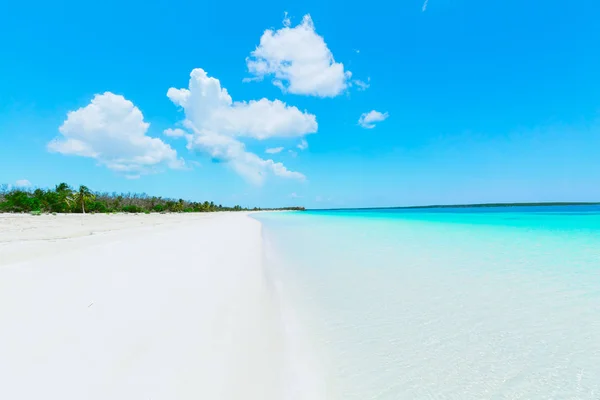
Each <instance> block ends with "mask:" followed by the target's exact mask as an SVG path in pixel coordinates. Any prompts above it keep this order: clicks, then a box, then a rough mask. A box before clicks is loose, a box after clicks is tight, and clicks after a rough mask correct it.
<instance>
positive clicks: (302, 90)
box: [246, 13, 352, 97]
mask: <svg viewBox="0 0 600 400" xmlns="http://www.w3.org/2000/svg"><path fill="white" fill-rule="evenodd" d="M246 64H247V66H248V71H249V72H250V73H251V74H253V75H254V78H251V79H249V80H252V79H255V80H261V79H263V78H264V77H265V76H272V77H273V84H274V85H275V86H277V87H279V88H280V89H281V90H283V91H287V92H289V93H294V94H303V95H312V96H319V97H334V96H337V95H339V94H340V93H342V92H343V91H344V90H345V89H346V88H347V87H348V80H349V79H350V77H351V76H352V73H351V72H350V71H344V65H343V64H342V63H337V62H335V60H334V58H333V54H332V53H331V51H330V50H329V48H328V47H327V44H326V43H325V40H324V39H323V38H322V37H321V36H319V35H318V34H317V33H316V31H315V26H314V24H313V21H312V18H311V17H310V15H308V14H307V15H305V16H304V18H303V19H302V22H301V23H300V24H299V25H297V26H295V27H293V28H292V27H291V21H290V19H289V18H288V16H287V13H286V15H285V18H284V20H283V28H281V29H279V30H276V31H273V30H271V29H267V30H266V31H265V32H264V33H263V35H262V37H261V38H260V44H259V46H258V47H257V48H256V50H254V51H253V52H252V53H251V54H250V57H248V58H247V59H246ZM246 81H248V80H246Z"/></svg>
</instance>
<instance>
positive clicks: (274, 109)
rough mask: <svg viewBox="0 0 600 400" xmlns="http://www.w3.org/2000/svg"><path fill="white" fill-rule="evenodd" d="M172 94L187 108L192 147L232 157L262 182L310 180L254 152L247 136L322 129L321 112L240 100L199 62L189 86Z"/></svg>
mask: <svg viewBox="0 0 600 400" xmlns="http://www.w3.org/2000/svg"><path fill="white" fill-rule="evenodd" d="M167 96H168V97H169V99H171V101H172V102H173V103H174V104H176V105H178V106H180V107H181V108H182V109H183V111H184V113H185V120H184V121H183V126H184V127H185V128H186V129H187V130H188V131H189V132H190V134H184V135H185V137H186V139H187V141H188V145H187V147H188V149H190V150H195V151H199V152H202V153H204V154H207V155H208V156H209V157H211V158H212V159H213V160H214V161H216V162H223V163H227V164H228V165H229V166H230V167H231V168H232V169H233V170H234V171H236V172H237V173H238V174H240V175H242V176H243V177H245V178H246V179H248V180H249V181H251V182H253V183H256V184H261V183H262V182H263V181H264V179H265V178H266V176H267V175H269V174H273V175H276V176H279V177H283V178H292V179H299V180H304V179H305V177H304V175H302V174H301V173H299V172H294V171H290V170H288V169H287V168H286V167H285V166H284V165H283V164H282V163H277V162H274V161H273V160H264V159H262V158H260V157H259V156H257V155H256V154H254V153H251V152H248V151H247V150H246V146H245V145H244V143H243V142H242V141H241V140H240V138H243V137H249V138H254V139H258V140H264V139H269V138H274V137H280V138H291V137H302V136H304V135H306V134H310V133H314V132H316V131H317V121H316V117H315V116H314V115H312V114H309V113H307V112H302V111H300V110H298V108H296V107H292V106H288V105H286V104H285V103H283V102H281V101H279V100H274V101H271V100H267V99H264V98H263V99H261V100H257V101H249V102H244V101H242V102H234V101H233V100H232V99H231V96H230V95H229V93H228V92H227V89H225V88H222V87H221V83H220V81H219V80H218V79H216V78H214V77H209V76H208V75H207V74H206V72H205V71H204V70H203V69H201V68H197V69H194V70H193V71H192V72H191V74H190V81H189V87H188V88H184V89H175V88H170V89H169V90H168V92H167Z"/></svg>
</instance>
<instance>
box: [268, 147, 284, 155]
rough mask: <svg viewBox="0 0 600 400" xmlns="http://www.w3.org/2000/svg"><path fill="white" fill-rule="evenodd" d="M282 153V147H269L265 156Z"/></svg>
mask: <svg viewBox="0 0 600 400" xmlns="http://www.w3.org/2000/svg"><path fill="white" fill-rule="evenodd" d="M282 151H283V147H271V148H269V149H266V150H265V153H267V154H277V153H281V152H282Z"/></svg>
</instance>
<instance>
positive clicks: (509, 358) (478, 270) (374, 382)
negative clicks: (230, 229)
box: [253, 206, 600, 400]
mask: <svg viewBox="0 0 600 400" xmlns="http://www.w3.org/2000/svg"><path fill="white" fill-rule="evenodd" d="M253 217H254V218H257V219H258V220H259V221H261V222H262V225H263V239H264V241H263V242H264V246H265V271H266V276H267V278H268V279H269V282H270V283H272V287H273V290H274V291H275V293H276V295H277V296H276V298H277V301H278V303H279V307H280V310H281V313H280V314H281V320H282V324H283V326H284V327H285V337H286V354H285V357H286V371H285V374H286V387H287V390H288V392H287V394H286V399H294V400H295V399H298V400H301V399H302V400H304V399H312V400H319V399H328V400H330V399H331V400H337V399H344V400H351V399H356V400H369V399H373V400H375V399H377V400H380V399H381V400H383V399H411V400H412V399H595V400H597V399H600V207H596V206H555V207H497V208H496V207H495V208H456V209H451V208H445V209H411V210H407V209H405V210H400V209H395V210H394V209H386V210H340V211H306V212H285V213H258V214H254V215H253Z"/></svg>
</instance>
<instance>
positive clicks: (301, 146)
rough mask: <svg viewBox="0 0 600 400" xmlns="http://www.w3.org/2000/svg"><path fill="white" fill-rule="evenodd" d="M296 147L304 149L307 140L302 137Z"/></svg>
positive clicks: (306, 146) (306, 145) (306, 147)
mask: <svg viewBox="0 0 600 400" xmlns="http://www.w3.org/2000/svg"><path fill="white" fill-rule="evenodd" d="M296 147H298V148H299V149H300V150H306V149H308V142H307V141H306V139H302V140H301V141H300V143H299V144H298V146H296Z"/></svg>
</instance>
